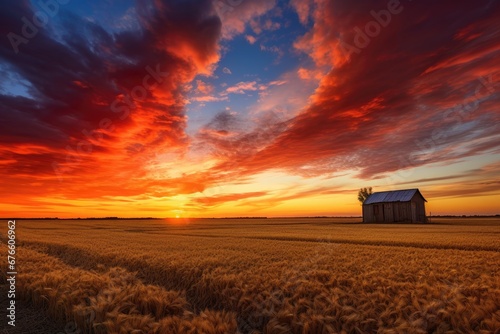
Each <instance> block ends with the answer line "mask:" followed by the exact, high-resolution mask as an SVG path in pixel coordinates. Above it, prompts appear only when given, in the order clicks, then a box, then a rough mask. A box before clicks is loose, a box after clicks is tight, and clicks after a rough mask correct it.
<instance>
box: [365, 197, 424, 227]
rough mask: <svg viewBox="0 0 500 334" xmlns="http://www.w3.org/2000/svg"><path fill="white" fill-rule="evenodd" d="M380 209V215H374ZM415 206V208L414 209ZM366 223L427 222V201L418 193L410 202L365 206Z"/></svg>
mask: <svg viewBox="0 0 500 334" xmlns="http://www.w3.org/2000/svg"><path fill="white" fill-rule="evenodd" d="M374 206H377V207H378V210H377V211H378V214H375V213H374ZM412 206H413V208H412ZM363 222H364V223H393V222H394V223H398V222H412V223H417V222H420V223H425V222H427V217H426V212H425V200H424V199H423V197H422V196H420V194H418V193H416V194H415V195H414V196H413V198H412V199H411V200H410V201H408V202H390V203H374V204H367V205H363Z"/></svg>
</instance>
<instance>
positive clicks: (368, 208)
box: [363, 204, 375, 223]
mask: <svg viewBox="0 0 500 334" xmlns="http://www.w3.org/2000/svg"><path fill="white" fill-rule="evenodd" d="M374 221H375V219H374V217H373V207H372V205H370V204H368V205H363V223H373V222H374Z"/></svg>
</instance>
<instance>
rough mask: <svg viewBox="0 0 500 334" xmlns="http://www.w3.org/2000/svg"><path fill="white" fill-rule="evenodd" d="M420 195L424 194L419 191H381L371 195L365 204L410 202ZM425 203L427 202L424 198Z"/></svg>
mask: <svg viewBox="0 0 500 334" xmlns="http://www.w3.org/2000/svg"><path fill="white" fill-rule="evenodd" d="M416 193H418V194H419V195H420V196H422V194H421V193H420V191H419V190H418V189H405V190H394V191H380V192H376V193H373V194H371V195H370V196H368V198H367V199H366V200H365V201H364V203H363V204H374V203H388V202H408V201H410V200H411V199H412V198H413V196H414V195H415V194H416ZM422 198H423V199H424V201H426V202H427V200H426V199H425V198H424V196H422Z"/></svg>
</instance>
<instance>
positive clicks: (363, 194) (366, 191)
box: [358, 187, 373, 205]
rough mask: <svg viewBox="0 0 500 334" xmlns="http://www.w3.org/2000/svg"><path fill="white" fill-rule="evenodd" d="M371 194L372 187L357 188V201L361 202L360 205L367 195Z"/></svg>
mask: <svg viewBox="0 0 500 334" xmlns="http://www.w3.org/2000/svg"><path fill="white" fill-rule="evenodd" d="M371 194H373V191H372V187H368V188H361V189H359V191H358V201H359V202H360V203H361V205H363V203H364V202H365V201H366V199H367V198H368V196H370V195H371Z"/></svg>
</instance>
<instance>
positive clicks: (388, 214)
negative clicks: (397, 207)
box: [383, 203, 394, 223]
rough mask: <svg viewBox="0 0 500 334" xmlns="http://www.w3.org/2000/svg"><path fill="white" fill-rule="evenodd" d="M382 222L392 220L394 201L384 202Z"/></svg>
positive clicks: (390, 221) (391, 221)
mask: <svg viewBox="0 0 500 334" xmlns="http://www.w3.org/2000/svg"><path fill="white" fill-rule="evenodd" d="M383 206H384V222H386V223H393V222H394V213H393V207H394V203H384V205H383Z"/></svg>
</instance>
